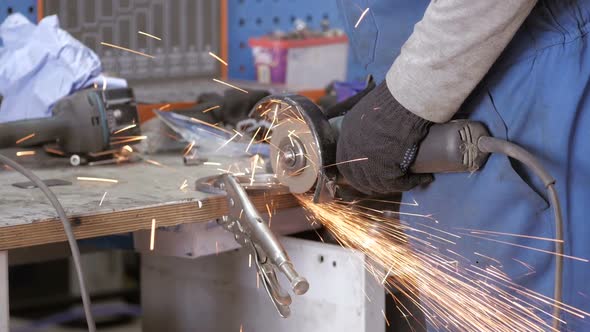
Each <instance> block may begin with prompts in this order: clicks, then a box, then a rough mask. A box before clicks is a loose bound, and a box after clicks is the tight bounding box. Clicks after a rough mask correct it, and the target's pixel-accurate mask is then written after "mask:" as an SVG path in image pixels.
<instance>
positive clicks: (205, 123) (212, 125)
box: [191, 118, 232, 134]
mask: <svg viewBox="0 0 590 332" xmlns="http://www.w3.org/2000/svg"><path fill="white" fill-rule="evenodd" d="M191 121H194V122H196V123H200V124H202V125H205V126H207V127H211V128H214V129H217V130H221V131H223V132H225V133H228V134H231V133H232V132H231V131H229V130H227V129H224V128H221V127H218V126H216V125H214V124H210V123H208V122H205V121H203V120H199V119H196V118H191Z"/></svg>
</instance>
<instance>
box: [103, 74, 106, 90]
mask: <svg viewBox="0 0 590 332" xmlns="http://www.w3.org/2000/svg"><path fill="white" fill-rule="evenodd" d="M106 89H107V78H106V77H104V76H103V77H102V91H105V90H106Z"/></svg>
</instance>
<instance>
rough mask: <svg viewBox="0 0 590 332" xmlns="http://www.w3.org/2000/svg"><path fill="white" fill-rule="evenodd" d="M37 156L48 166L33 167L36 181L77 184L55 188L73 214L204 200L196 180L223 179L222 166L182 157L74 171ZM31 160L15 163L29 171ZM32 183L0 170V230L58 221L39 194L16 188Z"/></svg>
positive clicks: (30, 190) (40, 193) (5, 170)
mask: <svg viewBox="0 0 590 332" xmlns="http://www.w3.org/2000/svg"><path fill="white" fill-rule="evenodd" d="M4 151H7V150H4ZM8 151H10V150H8ZM38 154H39V156H38V157H36V158H35V159H36V160H39V159H44V161H43V165H41V166H39V165H36V166H35V167H31V169H32V170H33V172H34V173H35V174H36V175H37V176H39V177H40V178H41V179H43V180H48V179H60V180H65V181H69V182H71V183H72V184H71V185H66V186H54V187H51V190H52V191H53V192H54V193H55V194H56V196H57V197H58V199H59V200H60V202H61V204H62V205H63V206H64V208H65V210H66V213H67V214H68V215H79V214H88V213H100V212H112V211H118V210H122V209H129V208H134V207H144V206H149V205H156V204H163V203H173V202H182V201H187V200H192V199H201V198H205V197H206V196H207V195H206V194H204V193H201V192H197V191H195V190H194V182H195V180H197V179H199V178H201V177H204V176H209V175H215V174H219V173H220V171H219V170H218V168H220V167H222V166H215V165H214V166H184V164H183V163H182V156H181V155H178V154H168V155H155V156H146V159H147V160H149V161H152V162H156V163H159V164H161V166H158V165H157V164H154V163H150V162H149V161H148V162H146V161H143V162H135V163H123V164H119V165H103V166H78V167H73V166H70V165H69V164H67V162H65V161H64V160H59V158H53V157H47V156H46V155H45V156H44V155H43V152H38ZM12 155H14V154H12ZM27 158H28V157H24V158H15V160H17V161H19V162H23V165H25V166H28V165H32V164H33V163H34V161H33V160H27ZM47 158H51V159H47ZM64 162H65V163H64ZM220 163H223V161H220ZM78 177H95V178H107V179H115V180H118V183H106V182H94V181H81V180H78V179H77V178H78ZM185 180H186V184H187V186H186V188H184V190H181V189H180V187H181V186H182V184H183V183H184V181H185ZM27 181H28V179H27V178H25V177H24V176H23V175H21V174H20V173H18V172H15V171H9V170H7V169H6V168H2V170H0V188H1V189H0V211H2V213H1V214H0V227H6V226H15V225H19V224H29V223H33V222H36V221H41V220H46V219H53V218H55V217H56V212H55V210H54V209H53V207H52V206H51V205H50V204H49V202H48V201H47V199H46V198H45V196H44V195H43V193H42V192H41V191H40V190H38V189H21V188H17V187H15V186H13V185H12V184H14V183H18V182H27ZM105 192H106V195H105ZM103 195H104V199H102V198H103ZM101 199H102V204H100V202H101Z"/></svg>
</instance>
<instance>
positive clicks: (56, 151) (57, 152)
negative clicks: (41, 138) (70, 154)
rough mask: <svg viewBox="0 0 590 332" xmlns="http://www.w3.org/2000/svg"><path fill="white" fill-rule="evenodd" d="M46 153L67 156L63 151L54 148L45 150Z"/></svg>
mask: <svg viewBox="0 0 590 332" xmlns="http://www.w3.org/2000/svg"><path fill="white" fill-rule="evenodd" d="M45 151H46V152H48V153H53V154H56V155H58V156H65V155H66V154H65V153H64V152H63V151H60V150H57V149H53V148H45Z"/></svg>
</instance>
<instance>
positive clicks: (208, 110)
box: [203, 105, 221, 113]
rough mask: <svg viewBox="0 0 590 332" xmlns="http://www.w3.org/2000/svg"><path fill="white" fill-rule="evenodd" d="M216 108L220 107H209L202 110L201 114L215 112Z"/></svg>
mask: <svg viewBox="0 0 590 332" xmlns="http://www.w3.org/2000/svg"><path fill="white" fill-rule="evenodd" d="M218 108H221V106H219V105H216V106H213V107H209V108H208V109H206V110H204V111H203V113H207V112H211V111H213V110H216V109H218Z"/></svg>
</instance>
